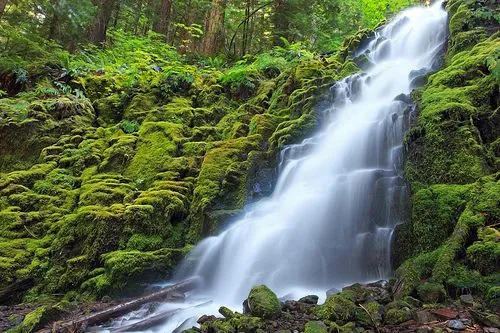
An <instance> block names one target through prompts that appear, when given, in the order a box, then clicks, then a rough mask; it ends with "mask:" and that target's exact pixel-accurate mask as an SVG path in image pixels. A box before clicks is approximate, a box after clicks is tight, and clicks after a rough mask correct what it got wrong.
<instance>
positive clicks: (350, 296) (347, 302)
mask: <svg viewBox="0 0 500 333" xmlns="http://www.w3.org/2000/svg"><path fill="white" fill-rule="evenodd" d="M355 301H356V294H355V293H354V292H352V291H350V290H346V291H342V292H341V293H338V294H336V295H332V296H329V297H328V298H327V299H326V301H325V304H323V305H320V306H318V307H316V309H315V313H316V315H317V316H318V317H319V318H321V319H324V320H330V321H334V322H336V323H337V324H338V325H343V324H345V323H347V322H349V321H352V320H354V319H355V318H356V313H357V311H358V310H359V308H358V307H357V306H356V304H355V303H354V302H355Z"/></svg>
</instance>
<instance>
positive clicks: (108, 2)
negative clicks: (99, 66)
mask: <svg viewBox="0 0 500 333" xmlns="http://www.w3.org/2000/svg"><path fill="white" fill-rule="evenodd" d="M92 2H93V3H94V6H96V7H97V14H96V16H95V18H94V20H93V22H92V23H91V24H90V26H89V27H88V28H87V39H88V40H89V41H90V42H91V43H94V44H101V43H103V42H104V41H105V40H106V32H107V30H108V24H109V21H110V19H111V14H112V13H113V7H114V3H115V0H93V1H92Z"/></svg>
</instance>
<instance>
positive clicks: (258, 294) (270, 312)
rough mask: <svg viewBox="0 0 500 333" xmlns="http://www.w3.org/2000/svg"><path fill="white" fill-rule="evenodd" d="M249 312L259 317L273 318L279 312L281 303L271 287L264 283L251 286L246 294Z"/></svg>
mask: <svg viewBox="0 0 500 333" xmlns="http://www.w3.org/2000/svg"><path fill="white" fill-rule="evenodd" d="M247 300H248V303H247V304H248V309H249V310H250V311H249V312H250V314H251V315H252V316H255V317H259V318H266V319H267V318H274V317H276V316H277V315H278V314H279V313H280V312H281V304H280V301H279V300H278V297H276V294H275V293H273V291H272V290H271V289H269V288H268V287H266V286H264V285H260V286H256V287H253V288H252V290H251V291H250V294H249V295H248V299H247Z"/></svg>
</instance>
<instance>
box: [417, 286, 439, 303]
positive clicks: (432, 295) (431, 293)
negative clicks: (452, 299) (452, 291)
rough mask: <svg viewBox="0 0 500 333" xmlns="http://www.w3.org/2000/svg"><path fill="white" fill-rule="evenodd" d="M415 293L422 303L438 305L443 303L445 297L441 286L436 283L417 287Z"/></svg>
mask: <svg viewBox="0 0 500 333" xmlns="http://www.w3.org/2000/svg"><path fill="white" fill-rule="evenodd" d="M417 293H418V297H419V298H420V300H422V301H423V302H424V303H439V302H442V301H444V299H445V297H446V291H445V290H444V287H443V285H441V284H438V283H430V282H427V283H424V284H422V285H420V286H418V288H417Z"/></svg>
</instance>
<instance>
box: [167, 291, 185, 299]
mask: <svg viewBox="0 0 500 333" xmlns="http://www.w3.org/2000/svg"><path fill="white" fill-rule="evenodd" d="M185 298H186V295H184V294H183V293H179V292H176V293H171V294H169V295H168V299H169V300H172V301H182V300H184V299H185Z"/></svg>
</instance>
